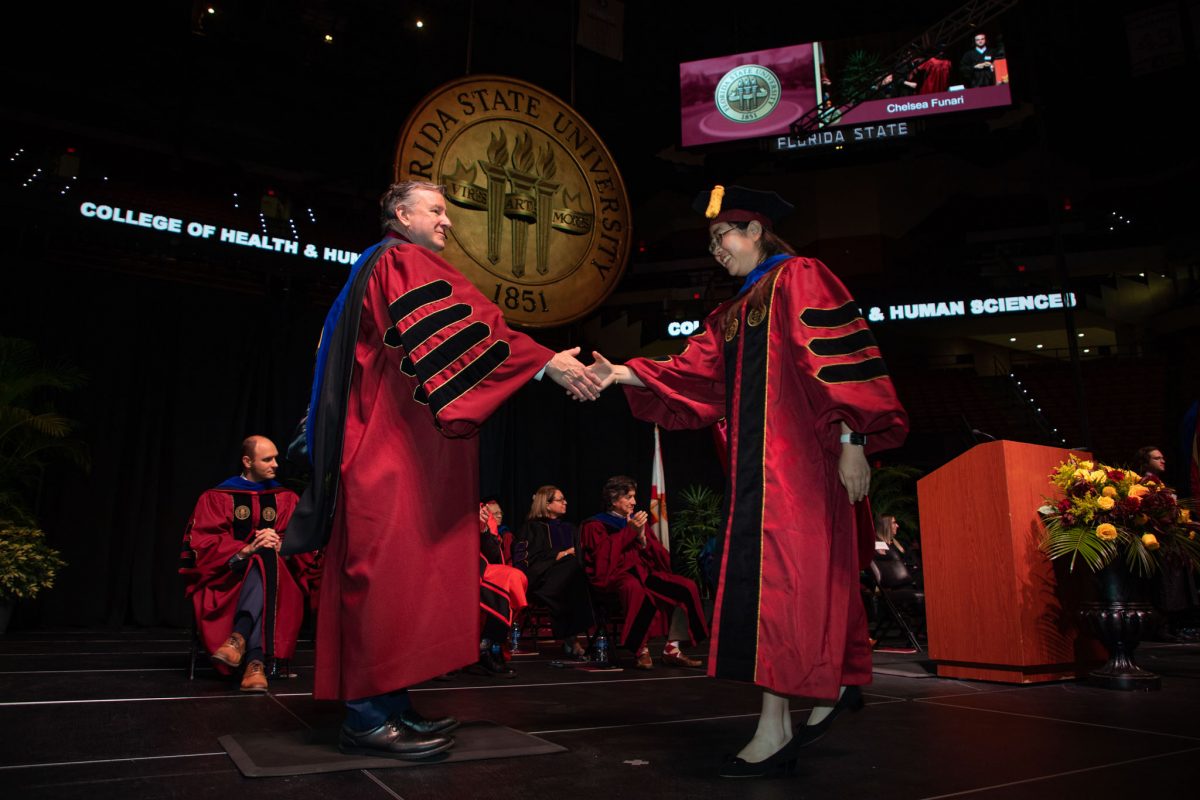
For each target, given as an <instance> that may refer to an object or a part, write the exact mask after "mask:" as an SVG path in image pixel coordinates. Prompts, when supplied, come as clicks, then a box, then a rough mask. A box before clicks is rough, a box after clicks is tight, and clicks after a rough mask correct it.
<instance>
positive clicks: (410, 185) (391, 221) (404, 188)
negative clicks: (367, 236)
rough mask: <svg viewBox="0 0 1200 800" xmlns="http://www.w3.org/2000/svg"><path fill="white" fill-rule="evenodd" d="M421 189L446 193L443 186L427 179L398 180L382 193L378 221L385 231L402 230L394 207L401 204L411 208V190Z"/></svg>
mask: <svg viewBox="0 0 1200 800" xmlns="http://www.w3.org/2000/svg"><path fill="white" fill-rule="evenodd" d="M421 189H425V190H427V191H430V192H437V193H438V194H441V195H444V194H446V187H445V186H442V185H441V184H437V183H429V182H427V181H400V182H399V183H393V184H392V185H391V186H389V187H388V189H387V191H386V192H384V193H383V196H382V197H380V198H379V221H380V222H381V223H383V230H384V232H385V233H386V232H387V231H395V232H396V233H403V232H404V231H402V230H400V222H399V220H397V219H396V209H398V208H400V207H401V206H404V207H405V208H412V201H413V192H415V191H419V190H421Z"/></svg>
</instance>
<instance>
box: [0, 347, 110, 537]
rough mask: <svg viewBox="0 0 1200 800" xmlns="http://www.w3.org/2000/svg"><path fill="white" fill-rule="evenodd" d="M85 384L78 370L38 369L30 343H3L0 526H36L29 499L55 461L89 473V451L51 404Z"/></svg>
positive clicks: (0, 357) (0, 358)
mask: <svg viewBox="0 0 1200 800" xmlns="http://www.w3.org/2000/svg"><path fill="white" fill-rule="evenodd" d="M83 383H84V377H83V374H82V373H81V372H80V371H79V370H78V369H76V368H74V367H71V366H67V365H53V366H50V365H45V364H42V363H40V362H39V360H38V357H37V351H36V349H35V348H34V346H33V344H32V343H31V342H27V341H25V340H23V339H9V338H4V337H0V520H14V521H17V522H20V523H23V524H25V525H30V526H32V525H35V524H36V523H35V521H34V519H33V512H32V510H31V509H32V505H33V504H32V502H31V497H32V495H33V494H34V491H35V490H36V487H37V484H38V482H39V481H40V480H41V476H42V471H43V470H44V469H45V468H46V467H47V466H48V465H50V464H51V463H53V462H55V461H56V460H66V461H69V462H71V463H74V464H75V465H77V466H79V467H82V468H84V469H86V468H87V466H88V455H87V448H86V447H85V445H84V443H83V442H82V441H80V440H78V439H74V438H72V436H71V434H72V433H74V431H75V429H76V428H77V423H76V422H74V421H73V420H71V419H68V418H67V417H64V416H62V415H61V414H59V413H58V412H57V411H55V409H54V407H53V405H52V403H51V398H52V396H53V395H55V394H56V393H59V392H64V391H71V390H74V389H77V388H79V387H80V386H82V385H83Z"/></svg>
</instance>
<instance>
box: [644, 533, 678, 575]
mask: <svg viewBox="0 0 1200 800" xmlns="http://www.w3.org/2000/svg"><path fill="white" fill-rule="evenodd" d="M635 534H636V531H635ZM644 553H645V555H646V557H647V559H648V560H649V563H650V564H651V566H653V567H654V568H655V569H660V570H663V571H664V572H670V571H671V552H670V551H669V550H667V548H665V547H663V544H662V542H660V541H659V540H658V539H657V538H656V537H655V536H654V534H653V532H652V531H649V530H648V531H646V549H645V551H644Z"/></svg>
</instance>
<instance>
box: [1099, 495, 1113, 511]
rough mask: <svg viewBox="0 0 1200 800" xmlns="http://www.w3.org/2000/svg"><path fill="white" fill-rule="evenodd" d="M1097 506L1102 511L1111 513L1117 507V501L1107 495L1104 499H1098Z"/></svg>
mask: <svg viewBox="0 0 1200 800" xmlns="http://www.w3.org/2000/svg"><path fill="white" fill-rule="evenodd" d="M1096 505H1098V506H1099V507H1100V510H1101V511H1111V510H1112V507H1113V506H1114V505H1116V501H1115V500H1113V499H1112V498H1111V497H1109V496H1108V495H1105V496H1104V497H1100V498H1097V499H1096Z"/></svg>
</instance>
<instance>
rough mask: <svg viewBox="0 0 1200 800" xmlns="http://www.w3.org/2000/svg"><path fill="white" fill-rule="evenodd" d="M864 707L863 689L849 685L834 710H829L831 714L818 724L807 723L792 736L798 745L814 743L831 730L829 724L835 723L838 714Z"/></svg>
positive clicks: (859, 709) (834, 705) (835, 704)
mask: <svg viewBox="0 0 1200 800" xmlns="http://www.w3.org/2000/svg"><path fill="white" fill-rule="evenodd" d="M862 707H863V698H862V689H860V688H858V687H857V686H847V687H846V691H844V692H842V696H841V697H839V698H838V701H837V702H836V703H834V704H833V710H832V711H830V712H829V716H827V717H825V719H823V720H821V721H820V722H818V723H817V724H816V725H805V726H804V727H803V728H800V729H798V730H797V731H796V732H795V736H793V737H792V741H793V742H797V744H796V746H797V747H804V745H806V744H812V743H813V742H815V741H816V740H817V739H820V738H821V737H822V736H824V735H825V734H826V733H828V732H829V726H830V725H832V724H833V721H834V719H836V718H837V715H838V714H840V713H842V711H844V710H845V709H850V710H851V711H861V710H862Z"/></svg>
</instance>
